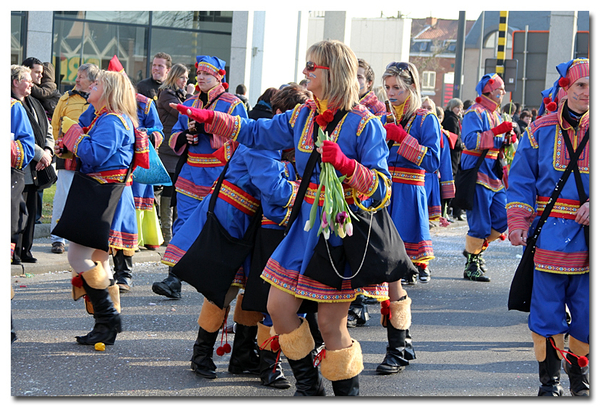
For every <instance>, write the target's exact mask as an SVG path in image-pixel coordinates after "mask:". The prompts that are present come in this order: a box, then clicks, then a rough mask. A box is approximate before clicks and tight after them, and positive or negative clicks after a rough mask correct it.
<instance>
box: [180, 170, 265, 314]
mask: <svg viewBox="0 0 600 407" xmlns="http://www.w3.org/2000/svg"><path fill="white" fill-rule="evenodd" d="M228 167H229V161H227V164H225V167H224V168H223V171H222V172H221V175H220V176H219V179H218V181H217V184H216V185H215V188H214V190H213V192H212V194H211V197H210V201H209V204H208V211H207V213H206V223H204V226H203V227H202V231H200V234H199V235H198V237H197V238H196V240H195V241H194V243H192V245H191V246H190V248H189V249H188V250H187V251H186V253H185V254H184V255H183V257H182V258H181V259H180V260H179V261H178V262H177V264H175V266H173V269H172V272H173V274H175V275H176V276H177V277H179V278H180V279H181V280H183V281H185V282H186V283H188V284H190V285H191V286H192V287H194V288H195V289H196V290H197V291H198V292H200V293H202V295H204V297H206V298H207V299H208V300H210V301H211V302H213V303H215V304H216V305H217V306H218V307H219V308H223V307H224V305H225V295H226V294H227V290H229V287H230V286H231V283H232V282H233V279H234V277H235V275H236V273H237V272H238V270H239V269H240V267H241V266H242V264H243V263H244V260H246V258H247V257H248V256H249V255H250V254H251V252H252V249H253V247H254V240H255V237H256V232H257V230H258V228H259V227H260V224H261V220H262V206H260V207H259V209H258V210H257V211H256V213H255V214H254V215H253V216H252V220H251V222H250V225H249V226H248V229H247V230H246V232H245V233H244V236H243V237H242V238H241V239H240V238H234V237H232V236H231V235H230V234H229V232H227V230H226V229H225V228H224V227H223V225H221V222H219V219H218V218H217V216H216V215H215V213H214V209H215V204H216V201H217V197H218V195H219V191H220V189H221V184H222V183H223V179H224V178H225V173H226V172H227V168H228Z"/></svg>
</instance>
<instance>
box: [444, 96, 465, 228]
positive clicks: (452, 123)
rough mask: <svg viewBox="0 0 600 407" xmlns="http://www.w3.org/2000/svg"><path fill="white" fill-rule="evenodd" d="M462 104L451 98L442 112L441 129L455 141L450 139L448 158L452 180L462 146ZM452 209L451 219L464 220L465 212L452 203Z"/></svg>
mask: <svg viewBox="0 0 600 407" xmlns="http://www.w3.org/2000/svg"><path fill="white" fill-rule="evenodd" d="M463 108H464V105H463V102H462V101H461V100H460V99H458V98H452V99H450V100H449V101H448V104H447V105H446V110H445V111H444V120H442V128H443V129H444V130H446V131H447V132H449V133H451V134H455V135H456V141H454V140H453V137H454V136H451V137H450V147H451V148H450V156H451V158H452V178H454V179H456V173H457V172H458V166H459V165H460V157H461V155H462V150H463V148H464V144H463V141H462V137H461V127H462V123H461V122H462V115H463ZM449 205H450V206H451V207H452V217H453V218H454V219H457V220H466V219H467V218H466V215H465V212H464V210H463V209H462V208H457V207H455V206H453V205H452V201H450V204H449Z"/></svg>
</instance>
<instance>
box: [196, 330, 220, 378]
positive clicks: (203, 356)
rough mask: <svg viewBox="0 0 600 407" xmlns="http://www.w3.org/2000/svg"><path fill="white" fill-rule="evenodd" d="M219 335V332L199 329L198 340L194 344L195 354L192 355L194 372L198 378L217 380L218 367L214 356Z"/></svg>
mask: <svg viewBox="0 0 600 407" xmlns="http://www.w3.org/2000/svg"><path fill="white" fill-rule="evenodd" d="M218 335H219V330H217V331H216V332H207V331H205V330H204V329H202V328H201V327H198V338H196V342H195V343H194V354H193V355H192V370H193V371H194V372H195V373H196V374H197V375H198V376H202V377H205V378H207V379H216V378H217V372H216V370H217V366H216V365H215V363H214V362H213V359H212V356H213V351H214V347H215V342H216V341H217V336H218Z"/></svg>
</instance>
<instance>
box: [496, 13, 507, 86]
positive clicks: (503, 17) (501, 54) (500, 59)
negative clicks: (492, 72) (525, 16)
mask: <svg viewBox="0 0 600 407" xmlns="http://www.w3.org/2000/svg"><path fill="white" fill-rule="evenodd" d="M507 32H508V11H501V12H500V25H499V27H498V54H497V56H496V73H497V74H498V75H500V76H501V77H502V78H504V60H505V59H506V34H507Z"/></svg>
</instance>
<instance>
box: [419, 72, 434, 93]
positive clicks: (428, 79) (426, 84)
mask: <svg viewBox="0 0 600 407" xmlns="http://www.w3.org/2000/svg"><path fill="white" fill-rule="evenodd" d="M421 88H422V89H435V71H423V82H422V83H421Z"/></svg>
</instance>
